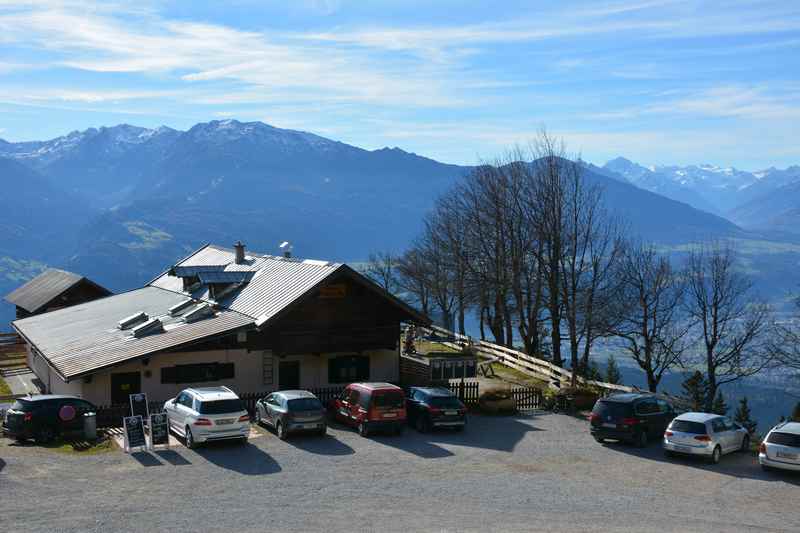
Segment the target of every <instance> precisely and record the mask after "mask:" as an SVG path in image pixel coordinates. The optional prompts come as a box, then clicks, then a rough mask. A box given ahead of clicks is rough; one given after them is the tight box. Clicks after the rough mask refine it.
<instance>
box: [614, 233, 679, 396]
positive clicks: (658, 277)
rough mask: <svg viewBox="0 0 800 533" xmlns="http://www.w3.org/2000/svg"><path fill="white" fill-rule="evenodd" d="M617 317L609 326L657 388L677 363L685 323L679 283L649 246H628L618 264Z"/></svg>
mask: <svg viewBox="0 0 800 533" xmlns="http://www.w3.org/2000/svg"><path fill="white" fill-rule="evenodd" d="M619 276H620V282H621V287H620V292H619V298H617V299H616V301H617V302H619V303H620V304H621V308H620V310H619V311H620V313H619V316H620V320H619V321H618V323H617V324H614V325H613V326H612V328H611V330H612V332H613V333H614V335H616V336H618V337H619V338H621V339H622V340H623V341H624V347H625V349H626V350H627V352H628V353H629V354H630V355H631V357H632V358H633V360H634V361H636V363H637V364H638V365H639V367H640V368H641V369H642V370H644V373H645V375H646V377H647V387H648V389H649V390H650V391H651V392H656V390H657V388H658V385H659V383H660V382H661V378H662V377H663V375H664V373H665V372H667V371H669V370H670V369H672V368H675V367H676V366H679V365H680V364H681V357H682V355H683V352H684V351H685V349H686V347H687V343H686V342H685V341H684V339H685V336H686V333H687V332H688V329H689V326H688V322H687V321H686V320H682V316H681V315H680V311H681V305H682V301H683V295H684V286H683V284H682V282H681V280H680V277H679V276H678V273H676V272H674V271H673V268H672V265H671V264H670V262H669V260H668V259H667V258H666V257H664V256H661V255H659V253H658V251H657V250H656V249H655V247H654V246H653V245H643V244H634V245H631V246H629V247H628V249H627V251H626V253H625V255H624V257H623V259H622V263H621V268H620V269H619Z"/></svg>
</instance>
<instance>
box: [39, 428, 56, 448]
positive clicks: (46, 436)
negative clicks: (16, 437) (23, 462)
mask: <svg viewBox="0 0 800 533" xmlns="http://www.w3.org/2000/svg"><path fill="white" fill-rule="evenodd" d="M55 438H56V432H55V431H53V428H49V427H46V426H45V427H42V428H39V431H37V432H36V438H35V439H34V440H36V444H50V443H51V442H53V440H55Z"/></svg>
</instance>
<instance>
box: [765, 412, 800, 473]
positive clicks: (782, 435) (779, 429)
mask: <svg viewBox="0 0 800 533" xmlns="http://www.w3.org/2000/svg"><path fill="white" fill-rule="evenodd" d="M758 462H759V463H761V468H763V469H764V470H770V469H773V468H776V469H781V470H794V471H795V472H800V422H784V423H782V424H778V425H777V426H775V427H774V428H772V429H771V430H770V432H769V433H767V436H766V437H764V440H763V441H762V442H761V446H759V449H758Z"/></svg>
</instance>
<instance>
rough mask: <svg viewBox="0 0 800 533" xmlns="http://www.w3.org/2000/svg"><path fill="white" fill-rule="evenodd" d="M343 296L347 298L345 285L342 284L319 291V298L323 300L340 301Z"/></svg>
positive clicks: (325, 287)
mask: <svg viewBox="0 0 800 533" xmlns="http://www.w3.org/2000/svg"><path fill="white" fill-rule="evenodd" d="M345 296H347V285H345V284H343V283H334V284H333V285H326V286H324V287H320V289H319V297H320V298H323V299H341V298H344V297H345Z"/></svg>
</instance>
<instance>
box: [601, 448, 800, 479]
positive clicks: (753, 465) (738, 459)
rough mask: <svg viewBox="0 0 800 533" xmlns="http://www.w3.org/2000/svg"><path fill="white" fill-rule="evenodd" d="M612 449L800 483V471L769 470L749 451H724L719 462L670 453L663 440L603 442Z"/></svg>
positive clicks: (662, 460) (734, 474)
mask: <svg viewBox="0 0 800 533" xmlns="http://www.w3.org/2000/svg"><path fill="white" fill-rule="evenodd" d="M603 446H604V447H605V448H607V449H608V450H612V451H615V452H619V453H624V454H627V455H632V456H635V457H639V458H641V459H647V460H650V461H656V462H659V463H669V464H676V465H682V466H686V467H689V468H696V469H698V470H706V471H708V472H715V473H717V474H724V475H727V476H731V477H736V478H746V479H757V480H761V481H782V482H784V483H789V484H791V485H797V486H800V474H797V473H793V472H784V471H770V472H765V471H764V470H762V469H761V465H759V464H758V459H757V458H756V457H755V456H753V455H751V454H749V453H746V454H745V453H738V452H737V453H731V454H728V455H723V456H722V459H720V461H719V464H716V465H712V464H708V463H707V462H706V461H705V460H704V459H703V458H701V457H691V456H675V457H666V456H665V455H664V450H663V449H662V448H661V446H660V445H659V444H656V443H651V444H650V445H649V446H647V448H636V447H634V446H632V445H630V444H624V443H617V442H607V443H605V444H603Z"/></svg>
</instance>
